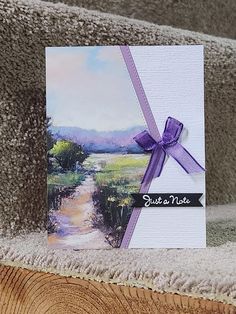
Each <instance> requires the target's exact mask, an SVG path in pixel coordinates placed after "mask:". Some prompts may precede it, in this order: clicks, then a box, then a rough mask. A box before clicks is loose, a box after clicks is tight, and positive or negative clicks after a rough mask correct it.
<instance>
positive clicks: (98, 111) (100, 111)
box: [46, 47, 145, 131]
mask: <svg viewBox="0 0 236 314" xmlns="http://www.w3.org/2000/svg"><path fill="white" fill-rule="evenodd" d="M46 70H47V71H46V72H47V73H46V82H47V115H48V116H50V117H52V122H53V125H54V126H77V127H80V128H83V129H95V130H98V131H111V130H121V129H127V128H130V127H133V126H136V125H144V124H145V123H144V119H143V116H142V113H141V110H140V105H139V103H138V100H137V97H136V94H135V92H134V89H133V86H132V83H131V81H130V77H129V74H128V71H127V69H126V66H125V63H124V60H123V57H122V55H121V52H120V49H119V47H64V48H61V47H59V48H47V49H46Z"/></svg>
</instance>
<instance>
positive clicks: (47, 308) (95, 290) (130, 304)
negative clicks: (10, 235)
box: [0, 265, 236, 314]
mask: <svg viewBox="0 0 236 314" xmlns="http://www.w3.org/2000/svg"><path fill="white" fill-rule="evenodd" d="M0 313H1V314H31V313H33V314H44V313H48V314H54V313H55V314H67V313H79V314H80V313H81V314H85V313H89V314H90V313H92V314H97V313H102V314H105V313H109V314H110V313H115V314H120V313H121V314H123V313H135V314H136V313H140V314H142V313H145V314H146V313H147V314H149V313H150V314H153V313H158V314H159V313H160V314H169V313H171V314H172V313H179V314H182V313H192V314H204V313H206V314H210V313H216V314H219V313H228V314H234V313H236V309H235V307H234V306H232V305H227V304H223V303H220V302H213V301H209V300H203V299H195V298H191V297H187V296H179V295H176V294H170V293H164V294H161V293H157V292H153V291H151V290H145V289H141V288H131V287H125V286H119V285H115V284H106V283H99V282H96V281H88V280H82V279H79V278H67V277H62V276H59V275H54V274H49V273H43V272H35V271H30V270H26V269H21V268H16V267H8V266H3V265H0Z"/></svg>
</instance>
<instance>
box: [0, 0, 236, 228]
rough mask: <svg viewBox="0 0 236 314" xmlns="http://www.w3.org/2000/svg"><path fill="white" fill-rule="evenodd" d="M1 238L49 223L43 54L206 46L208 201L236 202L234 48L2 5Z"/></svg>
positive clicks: (95, 16) (58, 7) (65, 11)
mask: <svg viewBox="0 0 236 314" xmlns="http://www.w3.org/2000/svg"><path fill="white" fill-rule="evenodd" d="M0 27H1V37H0V46H1V50H0V70H1V76H0V134H1V136H0V154H1V159H0V169H1V170H0V171H1V185H0V230H2V233H3V234H6V232H11V233H15V234H17V232H18V231H20V230H24V231H27V230H28V231H30V230H31V231H35V230H38V229H40V230H42V229H43V228H44V226H45V220H46V158H45V156H46V153H45V150H46V145H45V60H44V58H45V55H44V51H45V47H46V46H65V45H98V44H99V45H118V44H126V43H128V44H130V45H134V44H141V45H145V44H149V45H150V44H157V45H169V44H203V45H204V47H205V103H206V147H207V165H206V167H207V172H206V175H207V201H208V204H217V203H218V204H223V203H230V202H234V201H236V184H235V178H236V167H235V163H236V155H235V150H236V132H234V130H235V128H236V119H235V96H236V92H235V86H234V79H233V77H234V67H235V63H236V41H235V40H231V39H225V38H224V39H223V38H217V37H212V36H208V35H203V34H199V33H194V32H190V31H183V30H179V29H174V28H171V27H167V26H158V25H155V24H150V23H146V22H141V21H137V20H131V19H126V18H122V17H119V16H115V15H111V14H102V13H99V12H95V11H88V10H85V9H81V8H78V7H72V6H66V5H63V4H50V3H47V2H43V1H37V0H36V1H30V0H0Z"/></svg>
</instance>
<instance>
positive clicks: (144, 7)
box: [47, 0, 236, 39]
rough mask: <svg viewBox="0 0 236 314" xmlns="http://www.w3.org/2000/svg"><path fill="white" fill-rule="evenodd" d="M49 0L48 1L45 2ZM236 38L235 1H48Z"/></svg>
mask: <svg viewBox="0 0 236 314" xmlns="http://www.w3.org/2000/svg"><path fill="white" fill-rule="evenodd" d="M47 1H48V0H47ZM51 2H55V3H59V2H64V3H66V4H69V5H72V6H80V7H83V8H86V9H90V10H98V11H101V12H109V13H113V14H119V15H123V16H126V17H129V18H134V19H138V20H145V21H148V22H153V23H156V24H159V25H170V26H174V27H177V28H181V29H188V30H192V31H198V32H203V33H206V34H212V35H217V36H222V37H229V38H233V39H236V2H235V1H234V0H224V1H222V0H214V1H212V0H198V1H196V0H179V1H175V0H141V1H140V0H138V1H137V0H51Z"/></svg>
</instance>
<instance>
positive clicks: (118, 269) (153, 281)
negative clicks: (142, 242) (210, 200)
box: [0, 204, 236, 305]
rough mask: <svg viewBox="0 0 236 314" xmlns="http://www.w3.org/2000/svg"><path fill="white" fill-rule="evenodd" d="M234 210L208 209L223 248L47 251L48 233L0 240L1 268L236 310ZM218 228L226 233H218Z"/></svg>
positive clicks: (212, 237) (213, 236)
mask: <svg viewBox="0 0 236 314" xmlns="http://www.w3.org/2000/svg"><path fill="white" fill-rule="evenodd" d="M235 209H236V204H234V205H228V206H226V205H225V206H217V207H211V208H208V210H207V221H208V232H207V236H208V245H220V244H222V243H224V244H223V245H220V246H217V247H208V248H207V249H159V250H158V249H149V250H147V249H145V250H144V249H140V250H137V249H132V250H125V249H123V250H120V249H118V250H116V249H113V250H81V251H72V250H59V249H58V250H53V249H49V248H47V245H46V244H47V242H46V241H47V235H46V234H45V233H30V234H27V235H25V236H22V237H20V236H18V237H15V238H13V239H6V238H0V263H2V264H5V265H10V266H20V267H25V268H29V269H32V270H39V271H42V270H43V271H47V272H52V273H57V274H60V275H63V276H73V277H79V278H85V279H93V280H97V281H104V282H110V283H117V284H123V285H130V286H136V287H145V288H151V289H153V290H156V291H164V292H174V293H179V294H184V295H189V296H195V297H205V298H207V299H210V300H217V301H223V302H226V303H229V304H234V305H236V263H235V261H236V210H235ZM213 212H215V213H216V214H215V215H212V213H213ZM229 224H231V231H230V233H229ZM218 225H221V228H219V227H217V228H214V227H216V226H218ZM233 226H234V227H233ZM212 241H213V242H214V243H212ZM232 241H235V242H232Z"/></svg>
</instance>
